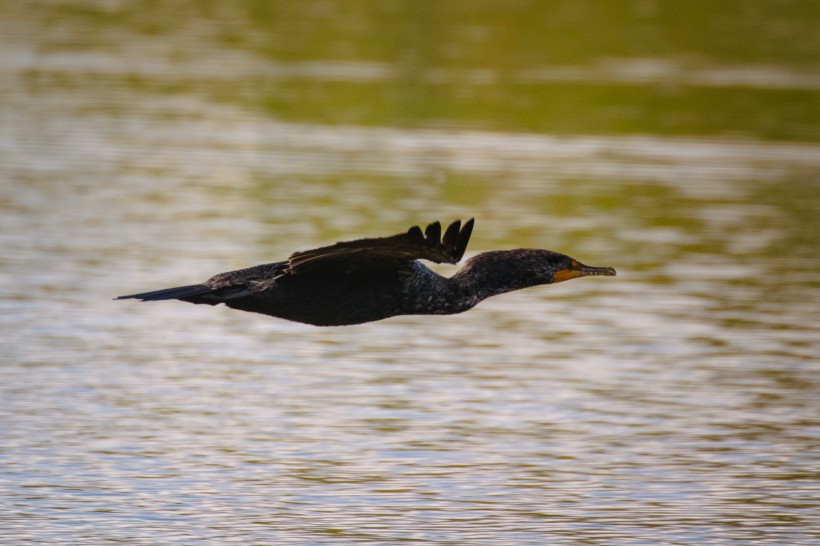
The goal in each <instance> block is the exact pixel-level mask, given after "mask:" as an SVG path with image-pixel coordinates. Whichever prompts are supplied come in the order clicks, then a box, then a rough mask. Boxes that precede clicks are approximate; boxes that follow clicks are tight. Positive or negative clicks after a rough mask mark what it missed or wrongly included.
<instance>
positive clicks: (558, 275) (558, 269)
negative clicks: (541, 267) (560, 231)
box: [545, 251, 615, 283]
mask: <svg viewBox="0 0 820 546" xmlns="http://www.w3.org/2000/svg"><path fill="white" fill-rule="evenodd" d="M546 252H548V253H549V255H548V256H547V257H546V258H545V259H546V261H547V263H548V264H549V267H548V270H550V271H551V272H552V280H551V281H550V282H552V283H557V282H563V281H568V280H570V279H577V278H579V277H592V276H596V275H598V276H604V277H614V276H615V269H614V268H612V267H593V266H591V265H584V264H582V263H581V262H579V261H578V260H576V259H575V258H570V257H569V256H566V255H564V254H559V253H557V252H551V251H546Z"/></svg>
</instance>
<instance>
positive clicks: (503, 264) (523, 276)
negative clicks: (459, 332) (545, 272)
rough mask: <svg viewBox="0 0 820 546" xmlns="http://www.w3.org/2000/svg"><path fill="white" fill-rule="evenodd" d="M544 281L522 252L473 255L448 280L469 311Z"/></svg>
mask: <svg viewBox="0 0 820 546" xmlns="http://www.w3.org/2000/svg"><path fill="white" fill-rule="evenodd" d="M518 262H521V263H518ZM541 278H542V277H539V276H538V275H536V274H535V272H534V271H533V270H532V268H531V267H529V262H528V261H527V260H521V253H520V252H519V251H507V250H500V251H495V252H485V253H483V254H478V255H476V256H474V257H473V258H471V259H470V260H468V261H467V263H466V264H465V265H464V267H462V268H461V269H460V270H459V271H458V273H456V274H455V275H453V277H452V278H450V279H449V280H450V284H451V290H453V291H454V292H455V293H456V294H457V297H455V298H454V300H456V301H458V302H459V303H460V305H461V306H464V309H462V310H464V311H466V310H467V309H469V308H471V307H474V306H475V305H477V304H478V303H479V302H481V301H483V300H485V299H487V298H489V297H492V296H496V295H498V294H504V293H506V292H512V291H514V290H520V289H522V288H527V287H530V286H535V285H537V284H543V281H542V280H541ZM456 312H458V311H456Z"/></svg>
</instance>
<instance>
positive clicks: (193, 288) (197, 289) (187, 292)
mask: <svg viewBox="0 0 820 546" xmlns="http://www.w3.org/2000/svg"><path fill="white" fill-rule="evenodd" d="M210 293H211V288H209V287H208V286H206V285H204V284H189V285H188V286H177V287H176V288H165V289H163V290H154V291H153V292H143V293H142V294H129V295H127V296H119V297H117V298H114V299H117V300H128V299H136V300H140V301H162V300H182V299H187V298H193V297H196V296H202V295H203V294H210Z"/></svg>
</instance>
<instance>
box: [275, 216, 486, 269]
mask: <svg viewBox="0 0 820 546" xmlns="http://www.w3.org/2000/svg"><path fill="white" fill-rule="evenodd" d="M473 223H474V222H473V219H472V218H471V219H470V220H468V221H467V222H465V223H464V226H462V225H461V220H456V221H455V222H453V223H452V224H450V226H449V227H448V228H447V230H446V231H445V232H444V236H443V237H442V234H441V224H440V223H438V222H434V223H432V224H430V225H429V226H427V229H425V230H424V232H422V231H421V228H419V227H418V226H414V227H412V228H410V229H409V230H407V232H406V233H400V234H398V235H393V236H391V237H379V238H371V239H359V240H356V241H347V242H342V243H336V244H335V245H331V246H325V247H321V248H316V249H313V250H306V251H304V252H296V253H294V254H292V255H291V256H290V258H288V264H289V265H288V269H287V273H289V274H293V275H300V274H303V273H305V272H308V271H315V270H319V269H321V270H345V271H354V270H359V269H370V268H372V269H381V268H394V269H404V268H407V267H409V265H410V263H411V262H413V261H414V260H429V261H431V262H436V263H450V264H454V263H457V262H458V261H459V260H461V257H462V256H463V255H464V251H465V250H466V249H467V243H468V242H469V240H470V234H471V233H472V231H473Z"/></svg>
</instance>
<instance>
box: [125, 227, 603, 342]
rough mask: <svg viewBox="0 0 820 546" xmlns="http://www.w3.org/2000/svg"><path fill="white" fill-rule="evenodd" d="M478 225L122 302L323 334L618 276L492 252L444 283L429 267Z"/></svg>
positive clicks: (458, 253) (349, 247) (297, 257)
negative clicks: (240, 316) (202, 306)
mask: <svg viewBox="0 0 820 546" xmlns="http://www.w3.org/2000/svg"><path fill="white" fill-rule="evenodd" d="M472 228H473V221H472V220H470V221H468V222H466V223H465V224H464V226H463V227H462V226H461V222H459V221H456V222H454V223H452V224H451V225H450V227H449V228H448V229H447V231H446V232H445V233H444V236H443V237H442V235H441V226H440V225H439V224H438V222H436V223H434V224H431V225H430V226H428V227H427V229H426V230H425V232H424V233H422V232H421V229H419V228H418V227H414V228H411V229H410V230H409V231H408V232H407V233H402V234H400V235H394V236H393V237H384V238H378V239H360V240H357V241H350V242H344V243H337V244H335V245H332V246H328V247H322V248H318V249H315V250H309V251H306V252H297V253H295V254H293V255H292V256H291V257H290V258H289V259H288V260H287V261H283V262H275V263H270V264H264V265H258V266H256V267H251V268H248V269H241V270H238V271H230V272H227V273H220V274H219V275H216V276H214V277H211V278H210V279H208V280H207V281H205V282H204V283H203V284H196V285H190V286H182V287H177V288H168V289H165V290H157V291H154V292H146V293H143V294H133V295H129V296H120V298H118V299H127V298H136V299H140V300H143V301H156V300H167V299H178V300H182V301H187V302H191V303H207V304H210V305H217V304H219V303H224V304H226V305H227V306H229V307H232V308H234V309H240V310H243V311H250V312H254V313H261V314H264V315H271V316H274V317H279V318H283V319H287V320H292V321H296V322H304V323H307V324H313V325H316V326H342V325H349V324H360V323H364V322H371V321H374V320H381V319H384V318H388V317H392V316H396V315H434V314H435V315H448V314H454V313H461V312H463V311H466V310H468V309H470V308H472V307H474V306H475V305H476V304H477V303H478V302H480V301H482V300H484V299H486V298H488V297H490V296H493V295H496V294H501V293H504V292H510V291H512V290H518V289H520V288H526V287H528V286H535V285H538V284H550V283H553V282H560V281H562V280H567V279H570V278H575V277H581V276H587V275H608V276H611V275H614V274H615V270H614V269H612V268H594V267H588V266H585V265H583V264H580V263H578V262H577V261H575V260H573V259H572V258H570V257H568V256H565V255H563V254H559V253H557V252H552V251H549V250H529V249H518V250H506V251H496V252H486V253H483V254H479V255H477V256H475V257H473V258H472V259H470V260H468V261H467V263H466V264H465V265H464V267H463V268H462V269H461V270H460V271H458V272H457V273H456V274H455V275H454V276H453V277H450V278H446V277H443V276H441V275H439V274H437V273H435V272H433V271H432V270H430V269H429V268H428V267H426V266H425V265H424V264H422V263H421V262H420V261H418V260H420V259H426V260H430V261H434V262H447V263H457V262H458V261H459V260H460V259H461V257H462V256H463V254H464V251H465V249H466V248H467V243H468V241H469V239H470V234H471V233H472Z"/></svg>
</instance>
